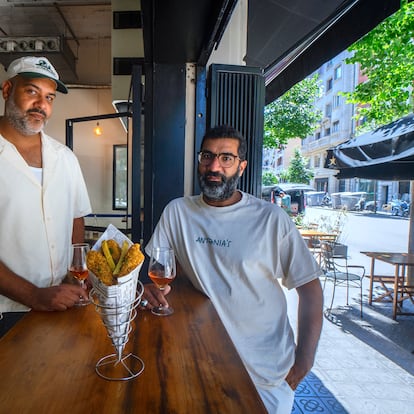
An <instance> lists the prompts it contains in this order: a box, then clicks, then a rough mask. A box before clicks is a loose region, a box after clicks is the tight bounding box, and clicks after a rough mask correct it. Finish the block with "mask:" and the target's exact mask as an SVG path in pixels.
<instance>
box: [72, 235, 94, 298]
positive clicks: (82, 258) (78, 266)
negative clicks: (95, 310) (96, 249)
mask: <svg viewBox="0 0 414 414" xmlns="http://www.w3.org/2000/svg"><path fill="white" fill-rule="evenodd" d="M88 252H89V244H88V243H75V244H72V246H71V248H70V257H69V272H70V274H71V275H72V276H73V277H74V278H75V279H76V280H78V281H79V284H80V286H81V287H82V288H83V289H85V290H86V283H85V280H86V279H87V277H88V268H87V266H86V255H87V254H88ZM89 303H90V300H87V299H84V298H79V302H78V303H77V305H79V306H85V305H88V304H89Z"/></svg>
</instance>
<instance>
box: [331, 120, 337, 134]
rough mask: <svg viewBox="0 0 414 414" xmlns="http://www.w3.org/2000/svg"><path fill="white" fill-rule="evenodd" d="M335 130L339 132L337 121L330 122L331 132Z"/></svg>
mask: <svg viewBox="0 0 414 414" xmlns="http://www.w3.org/2000/svg"><path fill="white" fill-rule="evenodd" d="M335 132H339V121H335V122H334V123H333V124H332V133H333V134H334V133H335Z"/></svg>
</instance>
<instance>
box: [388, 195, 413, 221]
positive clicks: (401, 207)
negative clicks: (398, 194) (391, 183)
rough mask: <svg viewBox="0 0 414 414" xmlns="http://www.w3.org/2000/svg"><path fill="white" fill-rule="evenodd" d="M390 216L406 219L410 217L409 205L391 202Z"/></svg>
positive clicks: (399, 201) (398, 201)
mask: <svg viewBox="0 0 414 414" xmlns="http://www.w3.org/2000/svg"><path fill="white" fill-rule="evenodd" d="M391 215H392V216H401V217H408V216H409V215H410V205H409V203H407V201H402V200H396V199H394V200H391Z"/></svg>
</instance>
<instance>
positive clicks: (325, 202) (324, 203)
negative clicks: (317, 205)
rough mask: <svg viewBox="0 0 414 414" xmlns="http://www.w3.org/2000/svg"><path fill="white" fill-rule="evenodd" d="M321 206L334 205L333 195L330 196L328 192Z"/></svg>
mask: <svg viewBox="0 0 414 414" xmlns="http://www.w3.org/2000/svg"><path fill="white" fill-rule="evenodd" d="M321 206H322V207H332V200H331V197H329V194H328V193H326V194H325V195H324V196H323V198H322V201H321Z"/></svg>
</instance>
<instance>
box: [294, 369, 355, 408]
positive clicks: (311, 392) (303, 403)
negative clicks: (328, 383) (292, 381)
mask: <svg viewBox="0 0 414 414" xmlns="http://www.w3.org/2000/svg"><path fill="white" fill-rule="evenodd" d="M310 413H318V414H348V412H347V411H346V410H345V408H344V407H343V406H342V404H341V403H340V402H339V401H338V400H337V399H336V398H335V396H334V395H332V393H331V392H330V391H329V390H328V388H326V387H325V385H324V384H323V382H322V381H321V380H320V379H319V378H318V377H317V376H316V375H315V374H314V373H313V372H310V373H309V374H308V375H307V376H306V378H305V379H304V380H303V381H302V382H301V383H300V384H299V386H298V388H297V389H296V392H295V402H294V405H293V409H292V414H310Z"/></svg>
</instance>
